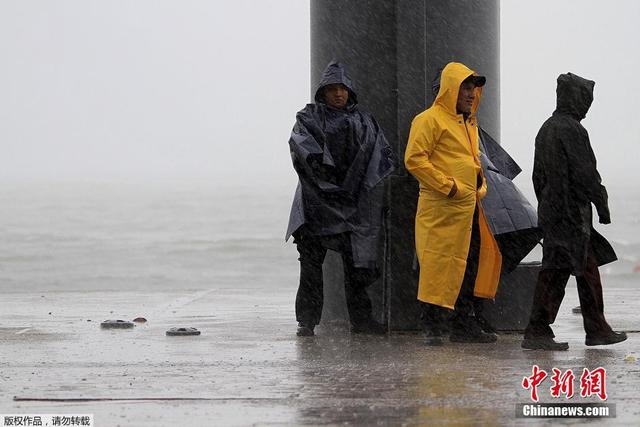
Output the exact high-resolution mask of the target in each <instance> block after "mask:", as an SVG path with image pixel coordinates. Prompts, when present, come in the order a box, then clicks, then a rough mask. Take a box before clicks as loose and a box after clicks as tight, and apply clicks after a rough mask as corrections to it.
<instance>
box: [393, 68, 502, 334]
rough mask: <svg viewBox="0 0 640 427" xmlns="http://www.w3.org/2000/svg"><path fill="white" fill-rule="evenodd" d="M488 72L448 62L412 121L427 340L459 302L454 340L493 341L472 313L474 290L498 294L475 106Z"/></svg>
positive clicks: (497, 258) (497, 259) (410, 164)
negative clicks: (430, 97)
mask: <svg viewBox="0 0 640 427" xmlns="http://www.w3.org/2000/svg"><path fill="white" fill-rule="evenodd" d="M485 82H486V79H485V77H482V76H478V75H476V74H475V73H474V72H473V71H472V70H470V69H469V68H467V67H466V66H465V65H463V64H460V63H456V62H451V63H449V64H447V66H446V67H445V68H444V69H443V71H442V76H441V83H440V91H439V92H438V95H437V97H436V100H435V101H434V103H433V105H432V106H431V107H430V108H429V109H427V110H426V111H424V112H422V113H420V114H418V115H417V116H416V117H415V118H414V120H413V122H412V124H411V132H410V134H409V141H408V143H407V148H406V152H405V166H406V168H407V170H408V171H409V172H410V173H411V174H412V175H413V176H414V177H416V179H417V180H418V182H419V183H420V197H419V200H418V209H417V212H416V221H415V227H416V228H415V239H416V254H417V257H418V262H419V264H420V279H419V284H418V300H420V301H421V302H423V303H424V305H423V313H422V320H423V323H424V327H425V332H426V333H427V343H428V344H432V345H440V344H442V337H443V335H444V331H445V330H446V325H445V316H446V314H447V309H448V310H454V315H453V318H452V323H451V335H450V340H451V341H453V342H482V343H487V342H495V341H496V339H497V337H496V336H495V334H490V333H486V332H483V331H482V329H481V327H480V325H479V324H478V321H477V319H476V318H475V316H474V313H473V300H474V298H493V297H494V296H495V294H496V290H497V288H498V282H499V278H500V268H501V264H502V257H501V255H500V251H499V249H498V245H497V243H496V241H495V239H494V238H493V236H492V234H491V232H490V230H489V227H488V224H487V221H486V219H485V215H484V212H483V210H482V205H481V203H480V199H481V198H483V197H484V195H485V194H486V192H487V187H486V180H485V179H484V177H483V174H482V168H481V164H480V157H479V156H480V151H479V145H478V127H477V120H476V112H477V109H478V105H479V103H480V95H481V93H482V86H483V85H484V84H485Z"/></svg>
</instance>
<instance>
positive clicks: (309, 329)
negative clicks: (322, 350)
mask: <svg viewBox="0 0 640 427" xmlns="http://www.w3.org/2000/svg"><path fill="white" fill-rule="evenodd" d="M314 327H315V326H313V325H312V324H311V323H306V322H298V331H297V332H296V335H297V336H299V337H312V336H314V335H315V333H314V332H313V328H314Z"/></svg>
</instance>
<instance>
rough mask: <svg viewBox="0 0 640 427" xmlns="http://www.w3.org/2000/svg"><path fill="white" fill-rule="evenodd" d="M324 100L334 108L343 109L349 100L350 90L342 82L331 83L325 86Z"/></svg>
mask: <svg viewBox="0 0 640 427" xmlns="http://www.w3.org/2000/svg"><path fill="white" fill-rule="evenodd" d="M324 100H325V101H326V103H327V105H330V106H331V107H333V108H338V109H342V108H344V107H345V106H346V105H347V101H348V100H349V91H348V90H347V88H346V87H345V86H344V85H342V84H339V83H338V84H331V85H327V86H325V88H324Z"/></svg>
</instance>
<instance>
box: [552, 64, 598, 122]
mask: <svg viewBox="0 0 640 427" xmlns="http://www.w3.org/2000/svg"><path fill="white" fill-rule="evenodd" d="M595 84H596V82H594V81H593V80H587V79H584V78H582V77H580V76H577V75H575V74H572V73H567V74H560V75H559V76H558V88H557V89H556V94H557V106H556V111H557V112H559V113H565V114H569V115H571V116H573V117H575V118H576V119H577V120H582V119H584V118H585V117H586V115H587V111H589V107H591V103H592V102H593V87H594V86H595Z"/></svg>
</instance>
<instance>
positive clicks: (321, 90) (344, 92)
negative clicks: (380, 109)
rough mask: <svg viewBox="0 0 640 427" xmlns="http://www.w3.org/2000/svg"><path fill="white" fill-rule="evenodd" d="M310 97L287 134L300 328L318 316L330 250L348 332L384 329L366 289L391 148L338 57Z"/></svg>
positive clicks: (305, 331) (372, 272) (307, 331)
mask: <svg viewBox="0 0 640 427" xmlns="http://www.w3.org/2000/svg"><path fill="white" fill-rule="evenodd" d="M314 100H315V102H314V103H312V104H308V105H307V106H306V107H305V108H303V109H302V110H301V111H299V112H298V113H297V115H296V124H295V126H294V128H293V131H292V133H291V137H290V139H289V148H290V151H291V159H292V161H293V167H294V169H295V171H296V173H297V174H298V178H299V182H298V186H297V188H296V192H295V196H294V201H293V206H292V207H291V215H290V218H289V226H288V229H287V235H286V239H287V240H288V239H289V237H290V236H293V237H294V243H296V245H297V249H298V252H299V253H300V258H299V260H300V284H299V288H298V293H297V296H296V305H295V307H296V319H297V321H298V332H297V335H299V336H310V335H314V328H315V326H316V325H317V324H318V323H319V322H320V316H321V314H322V304H323V281H322V263H323V260H324V257H325V255H326V252H327V250H328V249H332V250H335V251H337V252H339V253H340V254H341V255H342V260H343V265H344V281H345V294H346V299H347V308H348V312H349V318H350V322H351V325H352V331H353V332H354V333H384V332H385V330H384V328H383V326H382V325H381V324H379V323H377V322H376V321H375V320H374V319H373V318H372V314H371V300H370V298H369V296H368V294H367V291H366V288H367V286H368V285H369V284H371V283H372V282H373V281H374V280H375V279H376V277H377V275H378V273H377V258H378V253H377V250H378V247H379V244H378V242H379V237H380V235H381V231H382V193H381V186H380V185H379V184H380V183H381V181H382V180H383V179H384V178H385V177H386V176H388V175H389V174H390V173H391V172H392V171H393V170H394V169H395V160H394V156H393V152H392V150H391V147H390V146H389V144H388V143H387V140H386V138H385V137H384V134H383V132H382V129H381V128H380V126H379V125H378V123H377V122H376V120H375V119H374V118H373V116H372V115H371V114H369V113H367V112H365V111H362V110H361V109H359V108H358V98H357V95H356V92H355V90H354V85H353V82H352V81H351V79H350V78H349V77H348V75H347V74H346V71H345V68H344V66H343V65H342V64H341V63H338V62H331V63H330V64H329V65H328V66H327V68H326V69H325V71H324V73H323V75H322V78H321V80H320V83H319V85H318V89H317V91H316V93H315V97H314Z"/></svg>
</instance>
